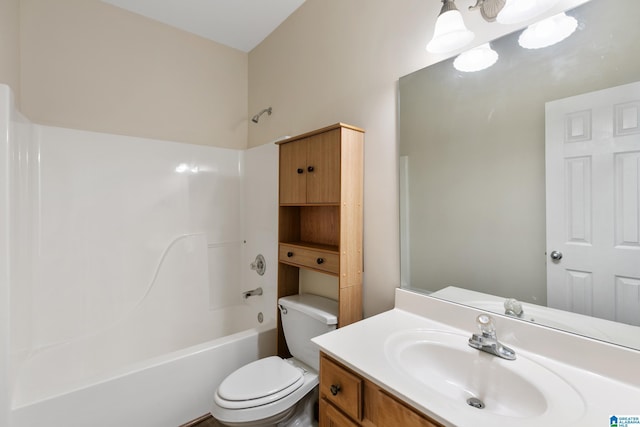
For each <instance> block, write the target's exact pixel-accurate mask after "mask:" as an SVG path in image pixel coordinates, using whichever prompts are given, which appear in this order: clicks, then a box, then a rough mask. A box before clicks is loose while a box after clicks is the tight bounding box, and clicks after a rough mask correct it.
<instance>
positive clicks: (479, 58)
mask: <svg viewBox="0 0 640 427" xmlns="http://www.w3.org/2000/svg"><path fill="white" fill-rule="evenodd" d="M496 61H498V52H496V51H495V50H493V49H491V46H490V45H489V43H485V44H482V45H480V46H478V47H474V48H473V49H469V50H468V51H466V52H463V53H461V54H460V55H458V57H457V58H456V59H455V60H454V61H453V66H454V67H455V69H456V70H458V71H462V72H465V73H472V72H475V71H481V70H484V69H486V68H489V67H491V66H492V65H493V64H495V63H496Z"/></svg>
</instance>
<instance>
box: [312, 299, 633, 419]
mask: <svg viewBox="0 0 640 427" xmlns="http://www.w3.org/2000/svg"><path fill="white" fill-rule="evenodd" d="M416 313H429V315H427V316H423V315H418V314H416ZM478 313H480V311H478V310H475V309H472V308H469V307H463V306H460V305H457V304H452V303H449V302H446V301H439V300H437V299H435V298H428V297H425V296H423V295H419V294H413V293H410V292H407V291H402V290H398V291H397V293H396V308H395V309H393V310H390V311H387V312H385V313H382V314H379V315H377V316H373V317H370V318H368V319H365V320H363V321H360V322H358V323H355V324H352V325H349V326H347V327H344V328H340V329H338V330H336V331H334V332H330V333H328V334H325V335H321V336H319V337H316V338H314V339H313V342H314V343H316V344H317V345H319V346H320V349H321V350H322V351H323V352H325V353H327V354H329V355H330V356H332V357H334V358H335V359H337V360H338V361H340V362H341V363H343V364H345V365H346V366H348V367H350V368H351V369H352V370H354V371H355V372H357V373H359V374H360V375H362V376H363V377H365V378H366V379H368V380H370V381H372V382H373V383H375V384H377V385H379V386H380V387H382V388H384V389H385V390H387V391H389V392H390V393H392V394H393V395H395V396H396V397H398V398H400V399H401V400H404V401H405V402H407V403H408V404H410V405H411V406H413V407H415V408H416V409H418V410H420V411H422V412H423V413H425V414H426V415H428V416H429V417H431V418H433V419H435V420H436V421H438V422H440V423H442V424H444V425H446V426H459V427H465V426H473V427H483V426H487V427H488V426H492V427H493V426H495V425H517V426H518V427H528V426H531V427H540V419H539V418H534V419H528V418H519V417H516V418H509V419H505V417H497V418H496V416H495V415H494V414H492V413H491V412H488V411H485V412H482V411H483V410H480V409H476V408H473V407H470V406H468V405H466V404H465V403H464V402H462V403H458V402H454V401H452V400H451V399H448V398H446V397H444V396H442V395H439V394H438V393H436V392H434V391H433V390H432V389H430V388H428V387H425V386H424V384H422V383H420V382H419V381H417V380H414V379H413V378H410V377H408V376H407V374H406V373H403V372H402V371H401V370H400V369H399V368H398V367H397V366H394V363H392V358H391V357H390V356H389V355H388V347H385V342H387V340H388V339H390V338H391V337H392V336H395V335H397V334H398V333H399V332H403V331H411V330H438V331H447V332H452V333H454V334H460V336H461V340H462V342H461V346H466V345H467V344H466V338H465V337H467V338H468V337H470V336H471V334H472V333H473V332H475V317H476V316H477V314H478ZM492 317H493V318H494V320H495V322H496V327H497V332H498V338H499V339H500V341H501V342H503V343H504V344H505V345H508V346H509V347H511V348H513V349H514V350H515V351H516V353H517V354H518V355H520V357H523V358H526V359H528V360H530V361H533V362H535V363H537V364H539V365H542V366H544V367H545V368H546V369H547V370H549V371H551V372H553V373H554V374H556V375H557V376H559V377H560V378H562V379H563V380H564V381H566V382H567V383H568V384H569V385H570V386H571V387H573V389H575V390H576V391H577V393H578V395H579V397H580V398H581V400H582V402H581V404H579V405H577V407H578V409H577V410H576V413H575V414H573V413H571V414H569V415H568V416H569V418H568V419H567V420H566V421H567V422H563V423H562V424H561V425H562V426H575V427H578V426H580V427H588V426H594V427H602V426H608V425H609V424H608V422H609V418H610V417H611V416H612V415H617V416H622V415H627V416H629V415H635V416H640V352H637V351H634V350H629V349H626V348H622V347H616V346H612V345H609V344H606V343H601V342H597V341H593V340H589V339H587V338H583V337H577V336H574V335H570V334H566V333H563V332H561V331H556V330H552V329H548V328H544V327H540V326H538V325H529V324H525V322H518V321H517V320H515V319H508V318H503V317H501V316H497V315H493V314H492ZM462 325H465V326H464V327H461V326H462ZM467 326H468V327H467ZM545 397H546V398H547V400H548V401H549V407H550V408H551V409H553V406H554V405H556V409H557V407H558V406H557V405H562V404H563V402H562V399H563V397H562V396H545ZM545 425H546V426H550V425H552V424H548V423H546V424H545ZM558 427H560V425H558Z"/></svg>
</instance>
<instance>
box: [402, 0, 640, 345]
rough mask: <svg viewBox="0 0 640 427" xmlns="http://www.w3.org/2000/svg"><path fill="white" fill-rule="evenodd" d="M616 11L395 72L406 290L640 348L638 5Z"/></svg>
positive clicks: (601, 3) (584, 10) (604, 8)
mask: <svg viewBox="0 0 640 427" xmlns="http://www.w3.org/2000/svg"><path fill="white" fill-rule="evenodd" d="M611 6H612V5H611V3H610V2H607V1H606V0H592V1H590V2H588V3H585V4H584V5H582V6H580V7H578V8H575V9H573V10H570V11H567V12H566V15H567V16H569V17H572V18H575V20H576V21H577V26H576V30H575V32H573V33H572V34H571V35H569V36H568V37H566V38H565V39H564V40H563V41H562V42H560V43H558V44H554V45H551V46H547V47H543V48H536V49H530V48H523V47H521V45H520V44H519V43H518V39H519V38H520V36H521V33H522V31H519V32H516V33H513V34H510V35H507V36H505V37H502V38H500V39H497V40H494V41H492V42H491V43H490V48H491V49H492V50H493V51H495V52H496V53H497V54H498V59H497V61H495V63H494V64H493V65H491V66H490V67H489V68H486V69H483V70H481V71H477V72H463V71H458V70H457V69H456V68H455V67H454V64H453V62H454V59H455V58H452V59H450V60H446V61H443V62H440V63H438V64H434V65H431V66H429V67H427V68H425V69H423V70H419V71H417V72H415V73H412V74H410V75H408V76H405V77H402V78H401V79H400V85H399V88H400V183H401V189H400V194H401V197H400V198H401V200H400V212H401V258H402V259H401V271H402V286H403V287H404V288H408V289H413V290H417V291H420V292H434V294H433V295H434V296H438V297H442V298H447V299H452V300H455V301H457V302H462V303H465V304H472V305H475V306H478V307H480V308H484V309H488V310H491V311H494V312H496V313H501V314H504V313H505V311H509V310H511V313H509V314H510V315H514V314H515V317H519V318H522V319H524V320H529V321H531V320H532V319H533V320H534V321H537V322H539V323H541V324H546V325H549V326H552V327H557V328H561V329H564V330H567V331H571V332H575V333H580V334H584V335H588V336H592V337H594V338H597V339H603V340H607V341H610V342H614V343H617V344H620V345H625V346H629V347H634V348H638V349H640V326H639V325H640V200H639V199H640V83H636V84H634V83H635V82H637V81H640V57H639V55H638V54H637V51H638V47H637V45H638V41H640V26H638V25H637V17H638V16H640V2H638V1H637V0H622V1H617V2H616V5H615V7H611ZM492 25H498V24H492ZM552 255H553V258H554V259H552ZM445 288H446V289H445ZM507 299H513V300H515V301H516V303H515V307H514V306H513V305H512V304H513V302H511V303H507V304H506V307H505V302H506V301H507ZM519 307H520V308H522V309H523V312H524V315H521V316H518V308H519ZM514 308H515V310H514ZM584 316H589V318H585V317H584ZM581 324H582V325H588V327H586V326H585V327H583V328H580V327H578V326H580V325H581ZM603 330H604V331H605V333H600V334H598V333H597V331H603Z"/></svg>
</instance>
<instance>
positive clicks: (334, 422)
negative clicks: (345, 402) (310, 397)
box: [320, 399, 358, 427]
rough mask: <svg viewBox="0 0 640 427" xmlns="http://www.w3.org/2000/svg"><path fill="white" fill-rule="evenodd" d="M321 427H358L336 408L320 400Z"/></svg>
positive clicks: (324, 400)
mask: <svg viewBox="0 0 640 427" xmlns="http://www.w3.org/2000/svg"><path fill="white" fill-rule="evenodd" d="M320 427H358V424H356V423H354V422H353V421H351V420H350V419H349V418H348V417H347V416H346V415H344V414H343V413H342V412H340V411H339V410H338V409H337V408H336V407H335V406H333V405H332V404H330V403H329V402H327V401H326V399H320Z"/></svg>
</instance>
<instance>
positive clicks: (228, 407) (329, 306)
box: [211, 294, 338, 427]
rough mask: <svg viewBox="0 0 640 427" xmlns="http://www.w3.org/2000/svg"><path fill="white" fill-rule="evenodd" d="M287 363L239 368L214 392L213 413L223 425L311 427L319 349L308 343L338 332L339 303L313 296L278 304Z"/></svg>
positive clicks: (269, 359) (264, 361)
mask: <svg viewBox="0 0 640 427" xmlns="http://www.w3.org/2000/svg"><path fill="white" fill-rule="evenodd" d="M278 306H279V307H280V312H281V315H282V316H281V317H282V328H283V331H284V336H285V340H286V341H287V345H288V347H289V351H290V352H291V354H292V355H293V357H292V358H290V359H282V358H280V357H277V356H271V357H266V358H264V359H260V360H257V361H255V362H252V363H249V364H248V365H245V366H243V367H241V368H240V369H238V370H236V371H234V372H233V373H231V374H230V375H229V376H228V377H227V378H225V379H224V380H223V381H222V383H221V384H220V386H219V387H218V389H217V390H216V393H215V396H214V399H213V407H212V409H211V414H212V415H213V417H214V418H215V419H216V420H218V421H219V422H221V423H222V424H224V425H227V426H256V427H267V426H278V427H309V426H312V425H314V407H315V403H316V401H317V399H318V387H317V385H318V369H319V363H320V361H319V353H318V348H317V347H316V346H315V345H314V344H313V343H312V342H311V341H310V340H311V338H313V337H316V336H318V335H322V334H324V333H326V332H329V331H331V330H333V329H335V328H336V324H337V322H338V316H337V313H338V303H337V302H336V301H334V300H331V299H328V298H324V297H320V296H317V295H311V294H299V295H292V296H288V297H283V298H280V299H279V300H278Z"/></svg>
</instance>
